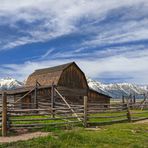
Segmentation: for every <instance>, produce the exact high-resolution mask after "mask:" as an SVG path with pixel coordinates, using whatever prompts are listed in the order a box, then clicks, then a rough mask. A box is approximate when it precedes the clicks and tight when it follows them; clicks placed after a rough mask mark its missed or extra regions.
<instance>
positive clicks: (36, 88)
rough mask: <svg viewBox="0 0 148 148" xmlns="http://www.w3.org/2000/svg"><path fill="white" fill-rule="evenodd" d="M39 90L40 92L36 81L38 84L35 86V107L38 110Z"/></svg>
mask: <svg viewBox="0 0 148 148" xmlns="http://www.w3.org/2000/svg"><path fill="white" fill-rule="evenodd" d="M37 90H38V83H37V81H36V84H35V92H34V93H35V95H34V105H35V106H34V107H35V108H38V102H37Z"/></svg>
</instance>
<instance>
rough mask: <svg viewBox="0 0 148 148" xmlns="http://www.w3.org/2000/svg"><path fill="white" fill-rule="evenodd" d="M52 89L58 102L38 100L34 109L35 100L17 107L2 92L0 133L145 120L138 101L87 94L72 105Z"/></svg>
mask: <svg viewBox="0 0 148 148" xmlns="http://www.w3.org/2000/svg"><path fill="white" fill-rule="evenodd" d="M52 91H53V90H52ZM54 91H55V92H56V93H57V95H59V96H60V97H61V99H62V101H61V102H56V101H51V102H50V103H43V102H40V104H38V105H39V106H40V108H36V104H35V103H33V104H32V103H30V106H31V107H30V108H27V109H20V108H17V106H20V104H19V103H8V101H7V93H6V92H3V94H2V104H1V106H0V127H1V130H2V136H6V135H7V132H8V131H11V130H16V129H21V128H23V129H24V128H27V129H34V128H42V127H52V126H74V125H77V124H78V125H81V126H84V127H89V126H92V125H96V126H98V125H104V124H112V123H115V122H132V121H135V120H141V119H148V110H147V109H148V104H142V105H143V109H142V110H139V109H138V106H139V103H137V104H130V103H118V104H115V103H114V104H98V103H90V102H88V98H87V96H84V98H83V99H84V103H83V104H82V105H74V104H69V103H68V102H67V101H66V99H65V97H63V96H62V95H61V94H60V93H59V92H58V90H57V89H56V88H54ZM28 104H29V103H27V104H25V103H24V104H22V103H21V106H26V105H27V106H28Z"/></svg>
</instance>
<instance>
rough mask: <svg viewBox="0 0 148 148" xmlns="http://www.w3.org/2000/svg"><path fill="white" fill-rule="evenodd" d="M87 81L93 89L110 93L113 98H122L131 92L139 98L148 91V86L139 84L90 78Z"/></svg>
mask: <svg viewBox="0 0 148 148" xmlns="http://www.w3.org/2000/svg"><path fill="white" fill-rule="evenodd" d="M87 81H88V85H89V87H90V88H91V89H94V90H96V91H98V92H101V93H103V94H106V95H109V96H111V97H112V98H122V96H123V95H124V96H129V95H130V94H132V95H135V96H136V97H137V98H142V97H143V95H142V94H144V93H145V94H147V93H148V86H138V85H134V84H130V83H115V84H103V83H100V82H98V81H94V80H92V79H90V78H87Z"/></svg>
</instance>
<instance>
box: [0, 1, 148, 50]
mask: <svg viewBox="0 0 148 148" xmlns="http://www.w3.org/2000/svg"><path fill="white" fill-rule="evenodd" d="M141 4H143V5H144V8H143V7H142V8H140V11H142V10H143V9H144V11H142V12H143V13H144V14H147V13H148V12H147V11H146V7H147V6H148V2H147V0H140V1H139V0H124V1H123V0H103V1H102V0H91V1H89V0H79V1H78V0H58V1H57V2H55V0H44V1H42V0H25V1H20V0H13V1H10V0H1V1H0V25H2V24H9V25H10V26H11V27H16V28H18V31H20V32H23V30H22V29H24V28H21V26H18V24H17V22H18V21H20V20H23V21H24V22H25V23H27V24H30V23H33V22H36V21H41V22H43V23H41V24H40V25H36V27H32V28H29V29H28V28H26V29H25V30H24V32H25V33H26V34H28V35H26V36H23V37H18V38H17V37H16V38H15V39H10V40H9V41H8V42H7V44H6V45H4V47H3V48H4V49H6V48H13V47H15V46H20V45H23V44H27V43H31V42H39V41H46V40H50V39H53V38H56V37H59V36H62V35H65V34H69V33H72V32H76V31H78V32H79V31H81V29H80V28H79V26H77V23H78V22H79V21H80V20H81V19H82V18H86V19H87V20H94V21H96V20H97V21H98V22H99V21H101V20H102V19H104V18H105V17H106V15H107V14H108V13H109V12H110V11H111V10H113V9H117V8H120V7H131V8H132V7H136V6H137V5H141ZM143 5H142V6H143ZM131 13H133V15H134V13H135V11H134V10H133V12H131ZM136 14H137V13H136ZM130 18H131V16H130ZM126 19H127V14H126V13H125V18H124V17H123V20H126ZM138 23H139V22H138ZM138 23H137V24H138ZM137 24H136V25H137ZM121 25H122V24H121ZM124 25H125V26H129V28H128V27H127V28H126V30H125V31H126V33H124V34H121V36H122V35H123V36H124V38H127V36H128V37H129V39H130V38H134V37H135V36H136V37H137V38H138V34H139V33H141V35H142V34H143V35H144V37H146V36H147V33H146V32H145V31H146V29H147V28H146V29H145V28H143V29H142V30H141V28H138V29H137V32H135V33H134V34H131V33H129V34H127V31H128V30H129V29H130V28H131V27H130V24H129V23H127V24H126V22H125V23H124ZM140 25H142V24H141V23H140ZM112 27H113V26H112ZM117 27H119V26H117ZM79 29H80V30H79ZM85 29H87V27H86V28H85ZM90 29H91V28H90ZM96 29H97V28H96ZM96 29H95V31H96ZM119 29H121V28H120V27H119ZM139 29H140V31H138V30H139ZM83 31H84V30H83ZM85 31H86V30H85ZM115 31H116V30H114V31H112V32H111V35H113V34H114V33H115ZM117 31H119V30H117ZM117 34H118V35H119V32H117ZM117 34H115V36H114V37H113V38H110V40H111V41H112V40H114V39H115V38H116V39H120V35H119V36H117ZM104 35H105V33H103V32H102V33H101V35H100V37H101V40H105V39H106V40H107V39H108V38H109V36H108V35H110V34H109V32H107V34H106V35H107V37H106V36H105V39H103V38H102V37H103V36H104ZM100 37H99V38H98V39H100ZM24 38H26V39H25V41H24Z"/></svg>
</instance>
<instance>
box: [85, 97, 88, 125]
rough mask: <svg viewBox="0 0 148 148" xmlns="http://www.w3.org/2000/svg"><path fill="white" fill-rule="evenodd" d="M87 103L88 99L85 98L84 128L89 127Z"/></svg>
mask: <svg viewBox="0 0 148 148" xmlns="http://www.w3.org/2000/svg"><path fill="white" fill-rule="evenodd" d="M87 103H88V97H87V96H84V127H87Z"/></svg>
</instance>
